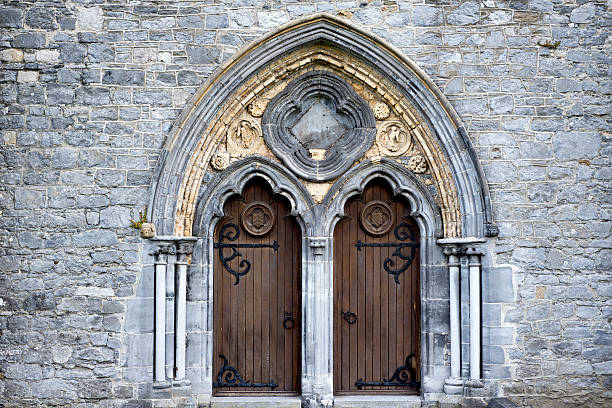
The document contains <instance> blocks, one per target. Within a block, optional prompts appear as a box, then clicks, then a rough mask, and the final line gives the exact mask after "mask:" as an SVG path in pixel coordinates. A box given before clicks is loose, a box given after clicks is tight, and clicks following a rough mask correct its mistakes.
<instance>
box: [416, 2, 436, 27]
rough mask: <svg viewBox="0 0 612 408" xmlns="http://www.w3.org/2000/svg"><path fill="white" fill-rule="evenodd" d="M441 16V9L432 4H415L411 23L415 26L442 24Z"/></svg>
mask: <svg viewBox="0 0 612 408" xmlns="http://www.w3.org/2000/svg"><path fill="white" fill-rule="evenodd" d="M442 22H443V16H442V9H441V8H439V7H433V6H420V5H415V6H414V11H413V16H412V23H413V24H414V25H415V26H425V27H429V26H439V25H442Z"/></svg>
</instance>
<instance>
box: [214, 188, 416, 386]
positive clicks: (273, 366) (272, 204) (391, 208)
mask: <svg viewBox="0 0 612 408" xmlns="http://www.w3.org/2000/svg"><path fill="white" fill-rule="evenodd" d="M290 213H291V209H290V205H289V203H288V202H287V201H286V200H285V199H283V198H282V197H279V196H276V195H274V194H272V192H271V191H270V189H269V188H268V187H267V184H266V183H265V182H264V181H263V180H258V179H256V180H254V181H252V182H250V183H249V184H248V185H247V186H246V187H245V190H244V191H243V193H242V195H241V196H237V197H235V198H233V199H231V200H229V201H228V202H227V203H226V205H225V217H224V218H223V219H222V220H221V221H220V222H219V224H218V225H217V228H216V233H215V243H214V250H215V257H214V259H215V261H214V262H215V264H214V275H215V276H214V282H215V284H214V346H213V349H214V360H213V388H214V393H215V395H231V394H243V395H253V394H297V393H299V390H300V373H301V367H300V363H301V320H302V319H301V279H302V278H301V261H302V249H301V230H300V227H299V225H298V224H297V222H296V221H295V219H294V218H293V217H292V216H291V215H290ZM418 242H419V235H418V227H417V225H416V223H415V222H414V221H413V220H412V219H411V218H410V216H409V207H408V205H407V203H405V202H404V201H403V200H395V199H393V197H392V194H391V193H390V190H389V189H388V187H387V186H385V185H384V184H383V183H381V182H374V183H371V184H370V185H368V186H367V187H366V189H365V190H364V192H363V194H362V195H361V196H357V197H354V198H352V199H350V200H349V201H348V202H347V204H346V206H345V217H344V218H343V219H342V220H341V221H340V222H339V223H338V224H337V226H336V228H335V232H334V322H333V324H334V388H335V392H336V393H338V394H343V393H344V394H350V393H415V392H418V382H419V381H420V372H419V366H420V363H419V349H420V345H419V323H418V322H419V316H420V304H419V300H418V299H419V248H418Z"/></svg>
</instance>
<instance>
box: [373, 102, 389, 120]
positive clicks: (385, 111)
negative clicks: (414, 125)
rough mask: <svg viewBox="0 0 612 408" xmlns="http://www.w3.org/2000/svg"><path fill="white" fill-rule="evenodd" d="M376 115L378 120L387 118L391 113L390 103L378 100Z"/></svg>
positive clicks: (375, 108) (375, 106)
mask: <svg viewBox="0 0 612 408" xmlns="http://www.w3.org/2000/svg"><path fill="white" fill-rule="evenodd" d="M373 110H374V117H375V118H376V119H378V120H385V119H387V118H388V117H389V115H390V114H391V109H389V105H387V104H386V103H384V102H378V103H377V104H376V105H374V109H373Z"/></svg>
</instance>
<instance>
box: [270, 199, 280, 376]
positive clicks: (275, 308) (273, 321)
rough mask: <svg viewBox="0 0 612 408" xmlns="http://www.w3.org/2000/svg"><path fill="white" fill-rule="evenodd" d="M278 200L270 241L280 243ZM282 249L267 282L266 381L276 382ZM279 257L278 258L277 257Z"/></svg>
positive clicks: (274, 206)
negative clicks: (268, 333) (267, 349)
mask: <svg viewBox="0 0 612 408" xmlns="http://www.w3.org/2000/svg"><path fill="white" fill-rule="evenodd" d="M279 206H280V204H279V202H278V201H275V202H274V203H273V204H272V208H273V209H274V214H275V216H276V230H275V231H274V234H273V236H271V237H270V239H271V240H272V241H274V240H276V242H278V243H282V241H281V238H280V237H281V233H282V231H283V230H284V228H283V227H284V226H283V224H282V220H281V219H280V217H279ZM282 251H283V247H282V245H281V247H280V248H279V249H278V252H277V253H276V254H273V256H272V260H273V264H272V265H271V268H270V280H269V282H268V294H269V298H270V312H269V316H268V321H269V326H270V328H269V332H270V341H269V344H268V347H269V351H268V354H269V356H270V367H269V370H268V377H267V380H266V381H276V382H277V384H278V356H277V343H278V337H279V336H281V335H282V334H283V333H282V330H281V329H280V328H279V325H278V318H279V316H281V315H282V312H281V311H280V310H279V303H278V275H279V273H281V272H282V271H281V263H280V262H279V261H280V259H282V257H281V254H282ZM279 258H280V259H279Z"/></svg>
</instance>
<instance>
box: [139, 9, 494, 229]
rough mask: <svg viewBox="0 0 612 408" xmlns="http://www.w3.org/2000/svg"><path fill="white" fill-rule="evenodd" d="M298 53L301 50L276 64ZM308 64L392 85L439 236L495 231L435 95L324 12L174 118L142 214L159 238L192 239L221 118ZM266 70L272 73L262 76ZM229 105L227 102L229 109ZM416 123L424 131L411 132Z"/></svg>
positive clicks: (227, 70)
mask: <svg viewBox="0 0 612 408" xmlns="http://www.w3.org/2000/svg"><path fill="white" fill-rule="evenodd" d="M309 47H310V48H309ZM317 48H326V49H328V50H329V49H331V50H333V51H337V52H338V53H344V55H345V56H346V57H347V58H355V59H356V60H357V61H359V62H360V63H361V65H359V64H358V65H357V66H356V65H354V64H347V63H346V62H343V61H342V60H339V59H335V58H334V57H333V54H332V55H330V54H329V53H326V52H322V53H317V52H313V49H315V50H316V49H317ZM299 50H307V51H308V52H306V53H305V54H302V55H299V56H298V57H296V58H294V59H293V60H291V61H287V60H283V57H286V56H287V55H290V54H291V53H292V52H294V53H295V52H296V51H299ZM316 60H318V61H324V62H325V63H326V64H327V65H329V66H330V67H332V68H334V69H337V70H339V71H342V72H344V73H346V74H347V75H350V76H352V77H353V78H357V79H358V80H360V81H362V82H363V84H364V85H365V86H370V87H371V88H372V89H376V88H377V87H378V88H385V84H387V85H391V86H390V87H389V86H387V88H385V89H384V91H385V96H386V97H387V100H386V102H387V103H388V104H389V105H390V106H392V108H394V109H396V110H397V111H398V115H399V116H401V117H402V118H403V120H405V122H406V123H407V124H408V126H409V127H411V128H412V129H413V130H414V134H415V136H416V137H417V138H420V141H421V143H422V144H423V150H424V151H425V152H424V153H425V154H426V155H427V159H428V160H430V161H431V164H432V172H433V171H434V170H435V171H436V172H437V174H436V175H435V177H434V178H435V184H436V187H437V188H438V193H439V194H438V201H439V202H440V203H441V205H440V207H441V211H442V220H443V225H442V235H443V236H444V237H448V238H453V237H482V236H492V235H495V234H496V231H497V229H496V227H495V226H494V225H493V223H492V214H491V205H490V198H489V190H488V186H487V184H486V181H485V178H484V173H483V171H482V167H481V166H480V163H479V161H478V159H477V157H476V154H475V152H474V149H473V147H472V145H471V142H470V140H469V138H468V136H467V133H466V131H465V127H464V126H463V124H462V123H461V120H460V119H459V117H458V115H457V114H456V113H455V111H454V109H453V108H452V106H451V105H450V103H449V102H448V100H447V99H446V98H445V97H444V95H443V94H442V92H441V91H440V90H439V89H438V88H437V86H436V85H435V84H434V83H433V81H432V80H431V79H430V78H429V77H428V76H427V74H425V73H424V72H423V71H422V70H421V69H420V68H418V66H416V65H415V64H414V63H413V62H412V61H410V60H409V59H408V58H407V57H405V56H404V55H403V54H402V53H401V52H399V51H398V50H396V49H395V48H394V47H392V46H390V45H389V44H386V43H385V42H384V41H383V40H381V39H379V38H377V37H375V36H373V35H372V34H370V33H366V32H364V31H363V30H361V29H359V28H357V27H355V26H353V25H351V24H350V23H348V22H347V21H345V20H343V19H340V18H337V17H334V16H331V15H329V14H326V13H320V14H315V15H313V16H309V17H307V18H304V19H301V20H296V21H293V22H291V23H289V24H286V25H284V26H283V27H281V28H279V29H278V30H276V31H275V32H272V33H270V34H268V35H266V36H264V37H263V38H261V39H260V40H259V41H256V42H254V43H252V44H250V45H249V46H247V47H245V48H244V49H242V50H241V51H240V52H238V53H237V54H236V55H235V56H234V57H233V58H232V59H230V60H229V61H227V62H226V63H225V64H223V65H222V66H221V67H220V68H219V69H218V71H217V73H216V75H214V76H213V77H212V78H211V79H210V80H209V81H207V82H206V84H204V85H203V86H202V87H201V88H200V89H199V90H198V92H197V93H196V95H195V96H194V98H193V99H192V101H191V103H190V105H189V106H188V107H186V108H185V110H184V111H183V113H182V114H181V116H180V117H179V119H178V120H177V122H176V124H175V126H174V128H173V130H172V132H171V134H170V135H169V137H168V139H167V141H166V143H165V145H164V148H163V151H162V153H161V154H160V158H159V162H158V164H157V166H156V170H155V172H154V177H153V183H152V186H151V194H150V202H149V208H150V214H151V215H152V217H151V218H152V220H153V222H154V223H155V224H156V228H157V231H158V234H160V235H174V236H190V235H191V234H192V227H193V221H194V215H195V207H196V201H197V197H198V195H199V190H200V186H201V181H202V177H203V175H204V174H205V173H206V171H207V169H208V162H209V161H210V159H211V157H212V155H213V153H214V152H215V149H216V146H217V145H218V143H219V142H220V140H222V139H223V138H224V137H225V134H226V133H227V128H228V127H229V125H230V121H231V120H232V119H235V117H236V113H237V112H238V111H240V110H241V109H244V108H245V106H246V105H248V104H249V103H250V102H252V101H253V100H255V98H256V96H257V95H258V94H260V93H261V92H263V90H264V89H265V88H266V87H267V86H272V85H273V84H274V82H275V81H277V80H280V78H281V77H282V75H283V73H286V71H287V70H288V69H291V68H296V69H297V68H299V67H300V66H304V65H306V64H308V63H310V62H312V61H316ZM288 62H291V64H293V65H288ZM373 67H377V69H374V68H373ZM269 72H272V75H264V73H269ZM382 82H385V84H383V83H382ZM245 85H246V87H245ZM241 87H242V88H241ZM239 91H242V93H240V92H239ZM392 91H395V92H392ZM230 100H231V101H233V102H234V103H229V104H228V101H230ZM420 121H423V122H426V126H422V127H421V126H419V125H420V123H419V122H420Z"/></svg>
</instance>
